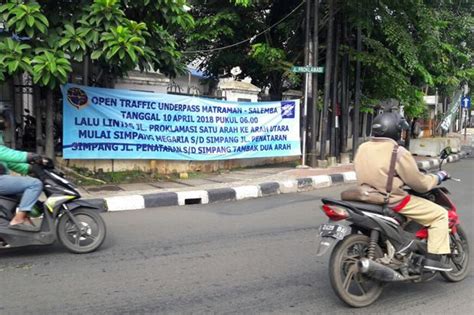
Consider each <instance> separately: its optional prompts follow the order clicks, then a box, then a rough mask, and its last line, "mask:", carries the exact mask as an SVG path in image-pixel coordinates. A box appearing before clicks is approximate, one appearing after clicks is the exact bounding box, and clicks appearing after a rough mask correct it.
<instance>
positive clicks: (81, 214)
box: [57, 208, 106, 254]
mask: <svg viewBox="0 0 474 315" xmlns="http://www.w3.org/2000/svg"><path fill="white" fill-rule="evenodd" d="M71 213H72V215H73V216H74V218H75V219H76V220H77V221H78V223H79V224H80V225H82V227H81V229H78V228H77V226H76V225H74V223H73V222H72V220H71V218H70V217H69V216H68V215H67V214H63V216H61V218H59V222H58V227H57V235H58V239H59V241H60V242H61V244H62V245H63V246H64V247H66V248H67V249H68V250H69V251H71V252H73V253H76V254H86V253H90V252H93V251H95V250H96V249H97V248H99V247H100V246H101V245H102V243H103V242H104V240H105V235H106V227H105V222H104V220H103V219H102V217H101V216H100V214H99V213H98V212H97V211H96V210H92V209H87V208H78V209H74V210H72V211H71Z"/></svg>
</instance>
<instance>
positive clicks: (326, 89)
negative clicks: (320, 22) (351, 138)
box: [320, 0, 335, 160]
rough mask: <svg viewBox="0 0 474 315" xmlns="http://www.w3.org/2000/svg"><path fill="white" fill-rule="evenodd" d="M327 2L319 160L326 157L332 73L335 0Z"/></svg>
mask: <svg viewBox="0 0 474 315" xmlns="http://www.w3.org/2000/svg"><path fill="white" fill-rule="evenodd" d="M328 2H329V17H328V35H327V43H326V47H327V48H326V66H325V69H326V72H325V75H324V105H323V119H322V125H323V128H322V131H321V141H320V142H321V150H320V153H321V160H325V159H326V140H327V126H328V108H329V101H330V96H331V74H332V71H331V69H332V55H333V52H332V50H333V47H332V46H333V33H334V2H335V0H328Z"/></svg>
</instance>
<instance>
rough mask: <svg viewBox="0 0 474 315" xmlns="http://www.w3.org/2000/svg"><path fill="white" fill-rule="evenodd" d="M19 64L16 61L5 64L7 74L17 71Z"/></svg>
mask: <svg viewBox="0 0 474 315" xmlns="http://www.w3.org/2000/svg"><path fill="white" fill-rule="evenodd" d="M19 64H20V62H19V61H18V60H13V61H12V62H9V63H8V64H7V66H8V73H9V74H13V73H14V72H15V71H16V69H18V65H19Z"/></svg>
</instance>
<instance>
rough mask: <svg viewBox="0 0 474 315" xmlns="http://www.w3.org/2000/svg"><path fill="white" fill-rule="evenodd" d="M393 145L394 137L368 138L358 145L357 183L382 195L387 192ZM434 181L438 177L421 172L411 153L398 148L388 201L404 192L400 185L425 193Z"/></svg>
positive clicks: (399, 197)
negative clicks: (369, 187)
mask: <svg viewBox="0 0 474 315" xmlns="http://www.w3.org/2000/svg"><path fill="white" fill-rule="evenodd" d="M394 145H396V142H395V141H394V140H392V139H390V138H380V137H374V138H371V139H370V141H368V142H365V143H363V144H362V145H360V147H359V148H358V150H357V154H356V156H355V159H354V168H355V172H356V175H357V182H358V184H359V185H369V186H371V187H373V188H375V189H376V190H377V191H379V192H381V193H383V194H386V193H387V190H386V186H387V180H388V170H389V167H390V159H391V157H392V151H393V146H394ZM437 184H438V176H436V175H433V174H426V175H425V174H423V173H421V172H420V171H419V170H418V166H417V165H416V161H415V159H414V158H413V156H412V155H411V153H410V152H409V151H408V150H406V149H405V148H404V147H399V149H398V154H397V162H396V164H395V175H394V178H393V186H392V194H391V197H390V200H389V203H397V202H399V201H401V200H402V199H403V198H404V197H405V196H406V195H407V192H405V191H404V190H403V189H402V187H403V186H404V185H408V186H409V187H411V188H412V189H414V190H415V191H417V192H427V191H429V190H431V189H432V188H433V187H435V186H436V185H437Z"/></svg>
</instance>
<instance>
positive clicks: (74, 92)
mask: <svg viewBox="0 0 474 315" xmlns="http://www.w3.org/2000/svg"><path fill="white" fill-rule="evenodd" d="M67 100H68V101H69V103H70V104H71V105H72V106H74V107H75V108H76V109H81V108H84V107H86V106H87V105H89V104H88V100H89V99H88V97H87V93H86V92H85V91H83V90H82V89H80V88H77V87H72V88H69V89H68V90H67Z"/></svg>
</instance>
